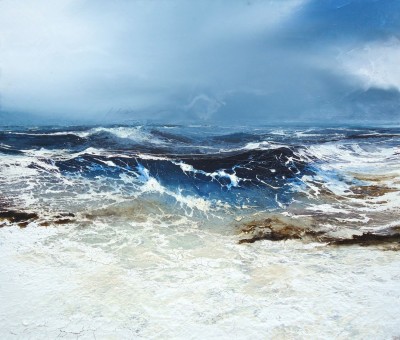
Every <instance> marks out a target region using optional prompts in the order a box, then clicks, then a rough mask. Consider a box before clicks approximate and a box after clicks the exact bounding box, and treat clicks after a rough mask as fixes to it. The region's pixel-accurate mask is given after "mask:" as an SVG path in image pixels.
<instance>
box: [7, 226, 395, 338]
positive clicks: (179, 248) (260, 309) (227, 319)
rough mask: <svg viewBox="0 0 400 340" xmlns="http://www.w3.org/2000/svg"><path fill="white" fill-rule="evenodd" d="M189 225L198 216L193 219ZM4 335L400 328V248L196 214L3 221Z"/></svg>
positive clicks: (308, 334) (367, 333)
mask: <svg viewBox="0 0 400 340" xmlns="http://www.w3.org/2000/svg"><path fill="white" fill-rule="evenodd" d="M190 223H191V224H190ZM0 242H1V243H0V244H1V246H0V253H1V258H2V260H1V262H0V276H1V277H0V282H1V291H2V294H1V295H0V298H1V302H0V318H1V324H2V327H1V328H0V337H1V338H2V339H9V338H18V339H43V338H56V337H62V338H66V339H75V338H79V339H131V338H140V337H143V338H153V339H156V338H157V339H159V338H176V339H200V338H201V339H204V338H238V339H254V338H257V339H259V338H290V339H292V338H339V339H340V338H342V339H345V338H379V339H387V338H391V337H396V336H399V335H400V329H399V324H400V313H399V312H400V307H399V306H400V304H399V302H400V284H399V283H400V271H399V269H400V256H399V253H398V252H394V251H382V250H380V249H376V248H372V247H360V246H351V247H330V246H325V245H321V244H314V243H311V244H310V243H308V244H306V243H302V242H299V241H295V240H293V241H283V242H271V241H261V242H257V243H255V244H250V245H239V244H237V238H236V237H235V236H233V235H232V234H228V233H225V232H223V231H219V232H216V231H214V230H210V229H204V228H200V227H199V226H198V225H196V224H194V223H193V222H192V221H189V220H184V219H182V220H176V221H174V222H173V223H171V224H169V225H168V224H165V223H164V224H163V222H160V221H152V222H151V223H150V222H142V223H139V222H126V223H120V222H119V223H118V224H112V223H110V221H108V223H106V222H105V221H99V222H96V223H95V224H94V225H92V226H87V227H85V228H82V227H78V226H76V225H70V226H68V227H65V226H61V227H57V228H39V227H35V226H34V225H30V226H28V227H27V228H26V229H19V228H17V227H9V228H3V229H0Z"/></svg>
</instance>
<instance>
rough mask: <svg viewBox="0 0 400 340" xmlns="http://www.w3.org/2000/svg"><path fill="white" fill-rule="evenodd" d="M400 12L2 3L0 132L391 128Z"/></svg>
mask: <svg viewBox="0 0 400 340" xmlns="http://www.w3.org/2000/svg"><path fill="white" fill-rule="evenodd" d="M399 61H400V1H398V0H263V1H261V0H201V1H188V0H107V1H105V0H57V1H54V0H24V1H18V2H17V1H13V0H2V1H0V125H1V124H3V125H4V124H12V123H14V122H16V123H20V122H31V121H32V122H43V123H49V122H50V123H63V122H72V121H74V122H93V123H114V122H122V123H124V122H130V121H142V120H144V121H155V122H163V123H184V122H205V123H238V124H250V123H251V124H258V123H277V122H278V123H279V122H297V121H299V122H301V121H303V122H326V123H330V122H332V123H336V122H353V121H359V122H383V121H384V122H391V121H394V122H396V123H400V67H399Z"/></svg>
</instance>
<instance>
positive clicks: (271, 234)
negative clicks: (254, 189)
mask: <svg viewBox="0 0 400 340" xmlns="http://www.w3.org/2000/svg"><path fill="white" fill-rule="evenodd" d="M303 222H304V225H301V222H300V221H299V220H289V221H287V219H286V218H283V217H282V218H280V217H271V218H266V219H263V220H254V221H251V222H247V223H245V224H244V225H242V226H241V228H240V234H241V235H243V234H246V235H249V236H250V237H246V238H242V239H240V240H239V242H238V243H239V244H243V243H254V242H256V241H261V240H269V241H285V240H302V241H309V242H321V243H325V244H328V245H334V246H345V245H361V246H372V245H383V244H393V245H394V246H395V247H394V248H393V247H392V249H394V250H399V249H400V233H399V232H398V228H399V227H398V226H396V227H393V228H391V229H390V230H387V231H386V232H385V234H379V233H371V232H366V233H362V234H360V235H351V236H350V237H342V236H333V235H332V234H330V233H329V231H327V230H326V231H324V230H318V229H317V228H316V225H317V223H316V221H313V222H311V223H310V221H309V220H304V221H303Z"/></svg>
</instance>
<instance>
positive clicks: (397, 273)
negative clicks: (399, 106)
mask: <svg viewBox="0 0 400 340" xmlns="http://www.w3.org/2000/svg"><path fill="white" fill-rule="evenodd" d="M399 193H400V128H398V127H388V126H386V127H379V128H374V127H365V126H363V127H360V126H357V127H355V126H352V127H338V126H336V127H326V126H325V127H304V126H301V127H296V126H282V127H279V126H259V127H217V126H203V125H192V126H191V125H113V126H74V127H57V126H56V127H30V128H26V127H3V128H1V129H0V254H1V261H0V285H1V288H0V289H1V292H2V293H1V295H0V318H1V320H2V327H1V329H0V337H1V338H2V339H8V338H24V339H36V338H38V339H39V338H56V337H63V338H67V339H69V338H71V339H72V338H73V339H75V338H79V339H81V338H82V339H102V338H109V339H125V338H126V339H132V338H154V339H159V338H177V339H192V338H193V339H197V338H198V339H200V338H202V339H204V338H206V339H211V338H218V339H220V338H229V339H231V338H237V339H254V338H279V339H282V338H283V339H285V338H288V339H293V338H343V339H345V338H360V339H361V338H362V339H364V338H371V337H372V338H376V339H388V338H395V337H399V336H400V328H399V324H400V313H399V312H400V307H399V306H400V256H399V250H400V194H399Z"/></svg>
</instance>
